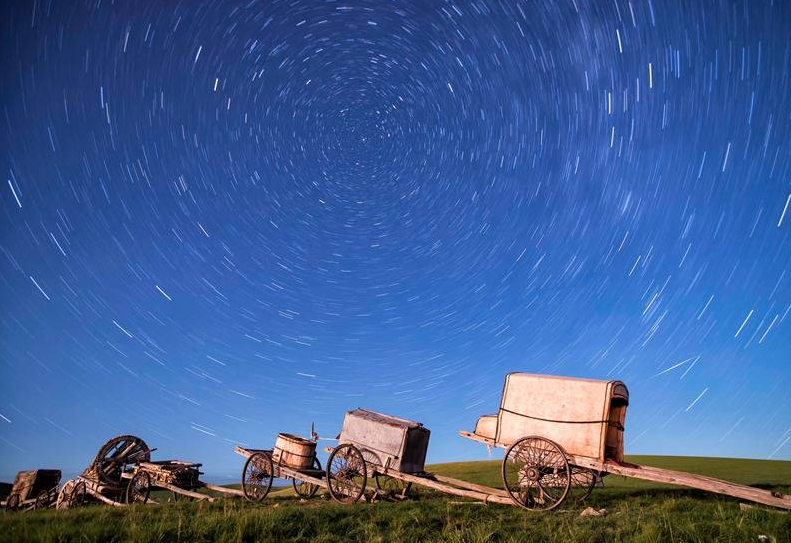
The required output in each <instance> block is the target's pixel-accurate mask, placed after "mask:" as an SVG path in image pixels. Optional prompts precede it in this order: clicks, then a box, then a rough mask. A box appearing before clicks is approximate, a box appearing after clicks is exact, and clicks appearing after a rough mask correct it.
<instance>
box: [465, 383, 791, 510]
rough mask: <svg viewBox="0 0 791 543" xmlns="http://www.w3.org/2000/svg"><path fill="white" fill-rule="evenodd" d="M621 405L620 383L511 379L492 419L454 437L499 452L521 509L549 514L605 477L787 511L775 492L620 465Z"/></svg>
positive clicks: (508, 487)
mask: <svg viewBox="0 0 791 543" xmlns="http://www.w3.org/2000/svg"><path fill="white" fill-rule="evenodd" d="M628 405H629V392H628V390H627V388H626V385H624V383H622V382H621V381H598V380H593V379H575V378H569V377H555V376H548V375H535V374H528V373H511V374H508V375H507V376H506V379H505V386H504V388H503V395H502V399H501V401H500V409H499V411H498V412H497V414H494V415H485V416H482V417H480V418H479V419H478V422H477V424H476V426H475V431H474V432H465V431H462V432H459V434H460V435H461V436H462V437H465V438H468V439H472V440H475V441H479V442H481V443H485V444H486V445H489V446H494V447H501V448H504V449H506V453H505V458H504V460H503V464H502V478H503V485H504V486H505V492H507V496H508V497H509V498H510V500H511V501H512V502H513V503H514V504H516V505H518V506H519V507H522V508H524V509H529V510H549V509H553V508H555V507H557V506H558V505H560V503H561V502H563V500H564V499H566V497H567V496H568V494H569V492H570V491H573V490H574V489H581V494H583V495H587V494H589V493H590V491H591V490H593V487H594V485H595V483H596V481H597V479H598V478H599V477H601V476H602V475H605V474H609V473H612V474H617V475H623V476H626V477H634V478H637V479H644V480H647V481H654V482H659V483H670V484H674V485H681V486H686V487H691V488H696V489H700V490H706V491H709V492H716V493H719V494H725V495H728V496H733V497H737V498H741V499H745V500H750V501H754V502H758V503H762V504H765V505H771V506H774V507H781V508H785V509H791V496H789V495H783V494H781V493H779V492H770V491H768V490H762V489H758V488H753V487H749V486H744V485H739V484H736V483H730V482H727V481H722V480H719V479H714V478H711V477H704V476H702V475H694V474H691V473H685V472H680V471H672V470H666V469H660V468H654V467H649V466H638V465H634V464H628V463H625V462H624V461H623V434H624V421H625V418H626V407H627V406H628Z"/></svg>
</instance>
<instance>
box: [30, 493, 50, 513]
mask: <svg viewBox="0 0 791 543" xmlns="http://www.w3.org/2000/svg"><path fill="white" fill-rule="evenodd" d="M50 503H52V497H51V494H50V491H49V490H42V491H41V492H39V493H38V496H36V503H34V504H33V509H46V508H47V507H49V504H50Z"/></svg>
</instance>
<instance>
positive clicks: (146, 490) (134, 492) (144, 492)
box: [126, 471, 151, 503]
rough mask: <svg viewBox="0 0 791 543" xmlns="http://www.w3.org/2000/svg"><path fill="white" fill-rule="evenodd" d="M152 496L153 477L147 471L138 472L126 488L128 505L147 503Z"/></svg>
mask: <svg viewBox="0 0 791 543" xmlns="http://www.w3.org/2000/svg"><path fill="white" fill-rule="evenodd" d="M150 494H151V476H150V475H149V474H148V473H146V472H145V471H138V472H137V473H135V474H134V475H133V476H132V478H131V479H129V486H127V487H126V503H146V502H147V501H148V496H149V495H150Z"/></svg>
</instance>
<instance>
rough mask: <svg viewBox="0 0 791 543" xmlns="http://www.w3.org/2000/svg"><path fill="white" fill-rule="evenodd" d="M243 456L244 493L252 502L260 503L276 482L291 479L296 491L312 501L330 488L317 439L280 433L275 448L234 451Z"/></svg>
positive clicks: (242, 448)
mask: <svg viewBox="0 0 791 543" xmlns="http://www.w3.org/2000/svg"><path fill="white" fill-rule="evenodd" d="M234 452H235V453H236V454H240V455H242V456H244V457H245V458H246V459H247V460H245V463H244V467H243V468H242V493H243V495H244V497H245V498H247V499H248V500H250V501H256V502H258V501H261V500H263V499H264V498H266V496H267V494H269V491H270V490H271V489H272V482H273V481H274V480H275V479H286V480H291V484H292V486H293V487H294V492H296V493H297V495H298V496H300V497H302V498H305V499H309V498H312V497H313V496H315V495H316V492H318V490H319V488H327V483H326V480H325V479H324V471H322V469H321V462H319V459H318V458H317V457H316V439H315V438H314V439H304V438H301V437H298V436H295V435H291V434H282V433H281V434H278V436H277V441H276V442H275V447H274V448H272V449H247V448H244V447H236V448H234Z"/></svg>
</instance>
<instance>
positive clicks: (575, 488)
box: [569, 466, 598, 502]
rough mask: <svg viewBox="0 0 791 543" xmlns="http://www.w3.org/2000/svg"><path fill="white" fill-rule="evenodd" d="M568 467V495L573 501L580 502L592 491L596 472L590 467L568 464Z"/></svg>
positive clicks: (596, 475)
mask: <svg viewBox="0 0 791 543" xmlns="http://www.w3.org/2000/svg"><path fill="white" fill-rule="evenodd" d="M569 469H570V470H571V487H570V488H569V496H570V497H571V498H573V499H574V501H577V502H581V501H583V500H585V499H586V498H587V497H588V496H590V495H591V492H593V489H594V487H595V486H596V480H597V479H598V474H597V473H596V472H595V471H593V470H592V469H589V468H583V467H580V466H570V467H569Z"/></svg>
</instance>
